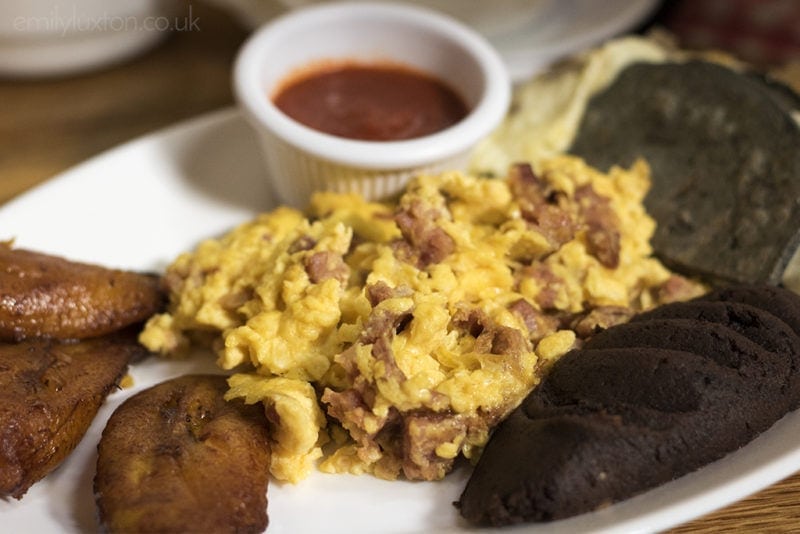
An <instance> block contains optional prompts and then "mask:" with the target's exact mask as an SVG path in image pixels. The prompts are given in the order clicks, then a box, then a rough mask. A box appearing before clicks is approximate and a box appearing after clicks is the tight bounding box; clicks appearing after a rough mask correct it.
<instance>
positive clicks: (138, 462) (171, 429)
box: [94, 375, 270, 532]
mask: <svg viewBox="0 0 800 534" xmlns="http://www.w3.org/2000/svg"><path fill="white" fill-rule="evenodd" d="M226 390H227V383H226V380H225V377H223V376H214V375H190V376H183V377H179V378H175V379H172V380H169V381H166V382H163V383H161V384H159V385H157V386H154V387H152V388H150V389H147V390H145V391H143V392H141V393H139V394H137V395H135V396H133V397H131V398H130V399H128V400H127V401H125V403H123V404H122V405H121V406H120V407H119V408H118V409H117V410H116V411H115V412H114V414H113V415H112V416H111V418H110V419H109V421H108V424H107V425H106V428H105V430H104V431H103V437H102V439H101V440H100V444H99V445H98V458H97V473H96V475H95V480H94V489H95V498H96V500H97V506H98V509H99V516H100V522H101V526H102V528H103V529H104V530H106V531H108V532H261V531H263V530H264V529H265V528H266V527H267V522H268V520H267V485H268V481H269V478H268V473H269V462H270V450H269V444H268V441H267V421H266V417H265V415H264V412H263V409H262V408H260V407H259V406H255V405H249V406H248V405H245V404H244V403H242V402H241V401H240V400H234V401H231V402H226V401H225V400H224V397H223V395H224V394H225V391H226Z"/></svg>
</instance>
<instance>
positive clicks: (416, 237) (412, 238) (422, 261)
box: [395, 199, 455, 269]
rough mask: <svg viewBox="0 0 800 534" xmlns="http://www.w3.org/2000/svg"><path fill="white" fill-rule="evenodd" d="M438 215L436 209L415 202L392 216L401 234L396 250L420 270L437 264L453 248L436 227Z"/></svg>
mask: <svg viewBox="0 0 800 534" xmlns="http://www.w3.org/2000/svg"><path fill="white" fill-rule="evenodd" d="M440 216H441V213H440V211H439V210H437V209H434V208H427V209H426V208H425V206H423V205H422V203H421V202H420V201H418V200H416V199H415V200H414V201H412V202H411V203H410V205H408V206H405V207H402V208H401V209H400V210H398V212H397V214H396V215H395V222H396V223H397V226H398V227H399V228H400V232H401V233H402V234H403V241H400V242H398V243H397V248H398V250H399V251H400V252H401V254H402V255H403V256H405V259H408V260H410V261H413V262H414V263H416V264H417V266H418V267H419V268H421V269H424V268H425V267H427V266H428V265H430V264H432V263H439V262H440V261H442V260H443V259H444V258H445V257H447V256H448V255H449V254H450V253H452V252H453V250H454V249H455V242H454V241H453V238H452V237H450V236H449V235H448V234H447V232H445V231H444V229H442V228H441V227H440V226H437V225H436V219H438V218H439V217H440Z"/></svg>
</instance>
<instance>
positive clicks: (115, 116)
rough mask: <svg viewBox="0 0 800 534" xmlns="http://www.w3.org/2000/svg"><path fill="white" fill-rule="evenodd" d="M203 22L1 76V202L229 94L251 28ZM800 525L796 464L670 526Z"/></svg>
mask: <svg viewBox="0 0 800 534" xmlns="http://www.w3.org/2000/svg"><path fill="white" fill-rule="evenodd" d="M193 9H194V10H195V13H194V14H195V15H196V16H197V17H198V19H199V27H200V31H192V32H179V33H175V34H173V35H171V36H170V37H169V38H168V39H167V40H166V41H165V42H163V43H162V44H161V45H160V46H159V47H157V48H156V49H154V50H152V51H150V52H148V53H147V54H145V55H143V56H140V57H138V58H136V59H134V60H132V61H128V62H126V63H124V64H122V65H119V66H115V67H113V68H109V69H107V70H104V71H100V72H96V73H91V74H85V75H81V76H77V77H73V78H63V79H57V80H39V81H20V80H0V110H1V112H0V140H1V141H0V204H2V203H3V202H5V201H7V200H9V199H11V198H12V197H14V196H16V195H18V194H20V193H21V192H23V191H25V190H27V189H30V188H32V187H34V186H36V185H37V184H39V183H41V182H42V181H44V180H47V179H48V178H50V177H52V176H53V175H55V174H57V173H58V172H60V171H63V170H65V169H67V168H69V167H71V166H72V165H75V164H76V163H79V162H80V161H82V160H84V159H86V158H88V157H90V156H93V155H95V154H97V153H98V152H100V151H102V150H104V149H107V148H110V147H113V146H115V145H117V144H119V143H123V142H125V141H128V140H130V139H132V138H134V137H136V136H139V135H142V134H146V133H148V132H151V131H153V130H155V129H157V128H159V127H162V126H166V125H169V124H172V123H174V122H176V121H179V120H182V119H186V118H189V117H193V116H196V115H198V114H200V113H203V112H206V111H210V110H215V109H219V108H221V107H224V106H229V105H231V104H232V96H231V91H230V70H231V64H232V59H233V57H234V55H235V52H236V50H237V49H238V47H239V45H240V44H241V42H242V41H243V40H244V38H245V37H246V35H247V32H246V31H245V30H244V29H243V28H242V27H241V26H240V25H239V24H237V23H236V21H234V20H233V19H231V18H230V17H229V16H228V15H227V14H225V13H222V12H220V11H218V10H217V9H215V8H213V7H210V6H206V5H203V4H194V6H193ZM720 531H736V532H793V531H799V532H800V474H795V475H794V476H791V477H789V478H788V479H786V480H784V481H783V482H780V483H778V484H775V485H774V486H772V487H770V488H768V489H766V490H764V491H761V492H759V493H757V494H755V495H753V496H752V497H750V498H748V499H746V500H744V501H741V502H739V503H737V504H734V505H732V506H729V507H727V508H725V509H722V510H720V511H718V512H715V513H713V514H711V515H708V516H706V517H702V518H700V519H698V520H696V521H693V522H691V523H688V524H686V525H683V526H681V527H679V528H677V529H674V530H673V532H680V533H688V532H720Z"/></svg>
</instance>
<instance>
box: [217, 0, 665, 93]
mask: <svg viewBox="0 0 800 534" xmlns="http://www.w3.org/2000/svg"><path fill="white" fill-rule="evenodd" d="M335 1H338V0H214V3H215V4H217V5H219V6H221V7H224V8H226V9H229V10H230V11H231V12H233V13H234V14H235V15H236V16H237V17H238V18H239V19H240V20H241V21H242V22H243V23H245V24H247V25H248V26H250V27H251V28H255V27H257V26H260V25H261V24H263V23H264V22H266V21H267V20H269V19H270V18H272V17H274V16H275V14H276V12H280V10H281V9H286V8H289V9H296V8H299V7H303V6H308V5H312V4H330V3H333V2H335ZM405 3H409V4H416V5H422V6H425V7H429V8H432V9H436V10H438V11H441V12H443V13H446V14H448V15H451V16H453V17H454V18H457V19H459V20H461V21H462V22H465V23H467V24H469V25H470V26H472V27H473V28H475V29H476V30H477V31H478V32H480V33H481V34H483V35H484V37H486V38H487V39H489V41H490V42H491V43H492V45H493V46H494V47H495V48H497V50H498V52H499V53H500V55H501V56H502V58H503V60H504V61H505V63H506V67H507V69H508V70H509V72H510V74H511V77H512V78H513V79H514V81H522V80H524V79H526V78H528V77H530V76H531V75H533V74H535V73H536V72H539V71H540V70H542V69H543V68H545V67H546V66H547V65H549V64H550V63H552V62H553V61H556V60H558V59H560V58H562V57H564V56H567V55H569V54H571V53H573V52H576V51H578V50H581V49H583V48H586V47H589V46H592V45H594V44H597V43H599V42H601V41H603V40H605V39H608V38H609V37H612V36H614V35H617V34H619V33H622V32H625V31H627V30H631V29H634V28H636V27H637V26H638V25H639V24H641V23H643V22H644V21H645V20H646V19H647V18H648V17H650V16H652V15H653V13H654V12H655V11H656V9H657V8H658V6H659V4H660V2H659V1H658V0H606V1H604V2H598V1H596V0H492V1H489V0H405Z"/></svg>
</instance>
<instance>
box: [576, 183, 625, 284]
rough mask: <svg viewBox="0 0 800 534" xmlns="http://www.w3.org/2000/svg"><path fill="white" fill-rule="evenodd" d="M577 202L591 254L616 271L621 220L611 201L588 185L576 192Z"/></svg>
mask: <svg viewBox="0 0 800 534" xmlns="http://www.w3.org/2000/svg"><path fill="white" fill-rule="evenodd" d="M575 200H577V201H578V205H579V206H580V207H581V215H582V218H583V221H584V223H585V224H586V227H587V231H586V240H587V246H588V248H589V252H590V253H591V254H592V255H593V256H595V257H596V258H597V260H598V261H599V262H600V264H601V265H603V266H604V267H608V268H609V269H616V268H617V266H618V265H619V247H620V231H619V219H618V218H617V214H616V213H614V210H613V209H612V208H611V203H610V201H609V199H608V198H606V197H604V196H602V195H599V194H598V193H597V192H596V191H595V190H594V188H593V187H592V186H591V185H588V184H587V185H584V186H581V187H579V188H578V189H576V190H575Z"/></svg>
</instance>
